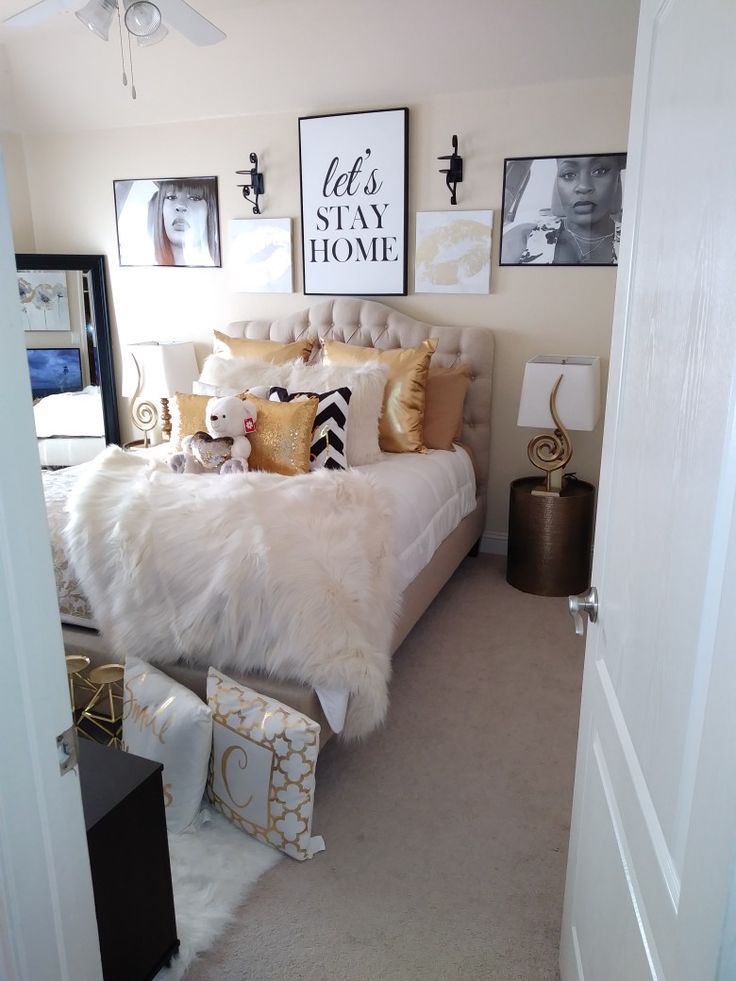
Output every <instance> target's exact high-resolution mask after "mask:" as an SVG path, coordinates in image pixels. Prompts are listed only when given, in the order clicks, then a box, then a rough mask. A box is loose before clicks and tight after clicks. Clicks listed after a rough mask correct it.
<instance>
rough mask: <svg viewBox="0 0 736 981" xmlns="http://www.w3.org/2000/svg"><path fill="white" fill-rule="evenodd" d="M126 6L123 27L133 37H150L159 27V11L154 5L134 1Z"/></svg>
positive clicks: (143, 1)
mask: <svg viewBox="0 0 736 981" xmlns="http://www.w3.org/2000/svg"><path fill="white" fill-rule="evenodd" d="M126 6H127V8H128V9H127V10H126V11H125V26H126V27H127V28H128V30H129V31H130V33H131V34H132V35H133V36H134V37H137V38H141V37H145V38H148V37H152V36H153V35H154V34H155V33H156V32H157V31H158V29H159V28H160V27H161V11H160V10H159V9H158V7H157V6H156V4H155V3H151V2H150V0H134V2H133V3H130V4H126Z"/></svg>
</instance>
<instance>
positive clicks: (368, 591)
mask: <svg viewBox="0 0 736 981" xmlns="http://www.w3.org/2000/svg"><path fill="white" fill-rule="evenodd" d="M67 510H68V512H69V515H70V517H69V523H68V525H67V527H66V528H65V530H64V539H65V548H66V550H67V552H68V554H69V558H70V560H71V563H72V566H73V569H74V572H75V574H76V576H77V578H78V579H79V582H80V584H81V586H82V588H83V590H84V592H85V594H86V596H87V598H88V599H89V601H90V605H91V607H92V612H93V614H94V616H95V619H96V621H97V623H98V625H99V627H100V630H101V631H102V633H103V635H104V636H105V637H106V639H107V640H108V641H109V642H110V644H111V647H112V649H113V652H114V653H115V655H116V656H118V657H120V658H124V657H125V655H126V654H127V653H128V652H131V653H135V654H136V655H137V656H138V657H142V658H144V659H147V660H151V661H154V662H158V663H159V664H166V663H172V662H175V661H177V660H179V659H180V658H183V659H184V660H187V661H190V662H192V663H197V664H200V665H202V664H211V665H214V666H215V667H218V668H222V669H223V670H225V671H227V668H228V666H232V665H237V666H239V667H241V668H243V669H244V670H245V669H261V670H265V671H266V672H273V673H276V674H278V675H279V676H280V677H284V678H288V677H291V678H293V679H296V680H299V681H301V682H303V683H306V684H309V685H312V686H314V687H323V688H329V689H347V690H348V691H349V692H350V704H349V709H348V715H347V720H346V724H345V730H344V732H345V735H346V737H357V736H361V735H364V734H366V733H368V732H370V731H371V730H372V729H373V728H375V726H377V725H378V724H379V723H380V722H381V721H382V720H383V717H384V715H385V712H386V707H387V704H388V694H387V683H388V679H389V675H390V670H391V669H390V654H389V652H390V645H391V638H392V632H393V624H394V619H395V617H396V615H397V612H398V609H397V607H398V596H399V573H398V563H397V556H396V554H395V547H394V544H393V538H394V536H393V527H394V526H393V520H392V515H391V506H390V499H389V496H388V495H387V494H386V492H385V491H383V490H380V489H379V488H377V487H376V486H375V484H374V482H373V481H372V480H371V479H370V477H368V476H366V475H365V474H363V473H360V472H359V471H356V470H349V471H346V472H337V473H335V472H331V471H328V470H323V471H319V472H317V473H312V474H306V475H304V476H303V477H288V478H284V477H280V476H278V475H275V474H263V473H253V474H246V475H238V474H236V475H232V476H228V477H221V476H206V475H180V474H173V473H171V472H170V471H169V470H168V468H167V467H166V466H165V464H162V463H160V462H156V461H146V460H144V459H141V458H140V457H138V456H135V455H133V454H128V453H124V452H123V451H122V450H120V449H118V448H117V447H109V448H108V450H107V451H106V452H105V453H103V454H101V456H100V457H98V458H97V459H96V460H95V461H93V462H92V463H90V464H88V465H87V466H86V467H85V468H84V471H83V472H82V473H80V475H79V478H78V480H77V481H76V483H75V485H74V487H73V488H72V491H71V494H70V496H69V500H68V504H67Z"/></svg>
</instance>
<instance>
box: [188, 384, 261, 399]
mask: <svg viewBox="0 0 736 981" xmlns="http://www.w3.org/2000/svg"><path fill="white" fill-rule="evenodd" d="M248 392H249V393H250V394H251V395H255V397H256V398H258V399H267V398H268V397H269V395H270V393H271V388H270V386H268V385H251V386H250V387H249V388H248ZM242 394H243V389H242V388H228V387H227V386H226V385H208V384H207V382H201V381H193V382H192V395H209V396H211V397H213V398H224V397H225V396H226V395H242Z"/></svg>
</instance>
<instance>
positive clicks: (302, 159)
mask: <svg viewBox="0 0 736 981" xmlns="http://www.w3.org/2000/svg"><path fill="white" fill-rule="evenodd" d="M408 130H409V110H408V109H375V110H369V111H367V112H353V113H341V114H338V115H332V116H304V117H302V118H300V120H299V164H300V175H301V200H302V262H303V268H304V292H305V294H307V295H326V294H331V295H337V296H405V295H406V280H407V251H406V239H407V173H408V168H407V155H408Z"/></svg>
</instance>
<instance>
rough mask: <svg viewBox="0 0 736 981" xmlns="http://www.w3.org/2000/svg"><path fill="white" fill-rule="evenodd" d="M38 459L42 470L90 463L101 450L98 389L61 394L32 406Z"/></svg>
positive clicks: (102, 430)
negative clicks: (43, 468) (88, 461)
mask: <svg viewBox="0 0 736 981" xmlns="http://www.w3.org/2000/svg"><path fill="white" fill-rule="evenodd" d="M33 421H34V424H35V427H36V437H37V444H38V455H39V457H40V460H41V466H42V467H73V466H76V465H77V464H80V463H85V462H86V461H87V460H92V459H93V458H94V457H95V456H97V454H98V453H100V452H101V451H102V450H104V448H105V421H104V419H103V415H102V397H101V395H100V389H99V387H97V386H94V385H88V386H87V387H86V388H84V389H82V390H81V391H79V392H61V393H58V394H55V395H47V396H46V397H45V398H42V399H38V401H36V402H35V403H34V405H33Z"/></svg>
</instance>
